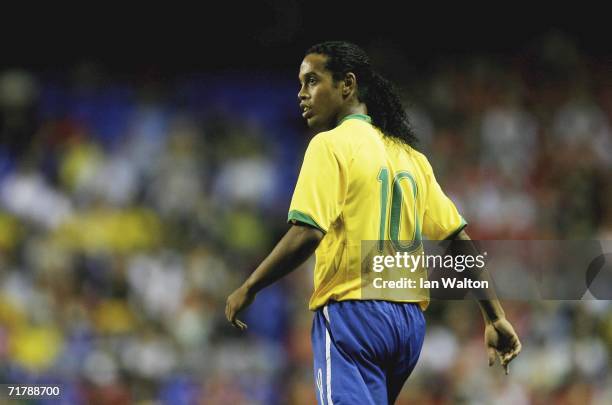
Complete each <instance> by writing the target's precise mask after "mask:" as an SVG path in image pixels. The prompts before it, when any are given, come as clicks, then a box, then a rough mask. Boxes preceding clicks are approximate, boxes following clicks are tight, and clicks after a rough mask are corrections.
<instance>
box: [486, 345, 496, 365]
mask: <svg viewBox="0 0 612 405" xmlns="http://www.w3.org/2000/svg"><path fill="white" fill-rule="evenodd" d="M487 357H488V358H489V367H491V366H492V365H493V364H495V349H494V348H492V347H487Z"/></svg>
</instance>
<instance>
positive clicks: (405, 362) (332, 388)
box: [225, 42, 521, 405]
mask: <svg viewBox="0 0 612 405" xmlns="http://www.w3.org/2000/svg"><path fill="white" fill-rule="evenodd" d="M299 80H300V83H301V88H300V91H299V93H298V99H299V103H300V108H301V109H302V116H303V117H304V118H305V119H306V121H307V123H308V126H309V127H310V128H312V129H315V130H316V131H317V132H318V134H317V135H316V136H314V137H313V138H312V140H311V141H310V143H309V145H308V148H307V150H306V154H305V157H304V162H303V164H302V168H301V170H300V174H299V178H298V181H297V185H296V187H295V191H294V194H293V198H292V201H291V206H290V209H289V215H288V221H289V222H290V224H291V227H290V229H289V231H288V232H287V234H286V235H285V236H283V238H282V239H281V240H280V241H279V242H278V244H277V245H276V247H275V248H274V249H273V250H272V252H271V253H270V254H269V255H268V257H266V258H265V259H264V260H263V262H262V263H261V264H260V265H259V266H258V267H257V269H255V271H254V272H253V273H252V274H251V275H250V276H249V277H248V278H247V280H246V281H245V282H244V283H243V284H242V285H241V286H240V287H239V288H238V289H237V290H236V291H234V292H233V293H232V294H231V295H230V296H229V297H228V299H227V304H226V309H225V314H226V317H227V319H228V321H230V322H231V323H232V324H233V325H234V326H236V327H237V328H239V329H245V328H246V327H247V326H246V325H245V324H244V323H243V322H242V321H240V320H239V319H237V317H236V316H237V314H238V313H239V312H240V311H241V310H243V309H244V308H245V307H247V306H248V305H249V304H250V303H251V302H252V301H253V299H254V298H255V295H256V294H257V292H258V291H260V290H261V289H263V288H265V287H266V286H268V285H270V284H271V283H273V282H275V281H277V280H278V279H280V278H281V277H283V276H284V275H286V274H288V273H289V272H291V271H293V270H294V269H295V268H296V267H297V266H299V265H300V264H301V263H303V262H304V261H305V260H306V259H307V258H308V257H309V256H310V255H311V254H312V253H313V251H314V252H316V264H315V270H314V292H313V294H312V297H311V299H310V303H309V308H310V309H311V310H312V311H315V314H314V319H313V327H312V344H313V353H314V379H315V386H316V389H317V401H319V403H320V404H333V403H336V404H339V403H348V404H377V405H378V404H383V403H389V404H391V403H393V402H394V401H395V399H396V398H397V396H398V394H399V392H400V390H401V388H402V386H403V384H404V382H405V381H406V379H407V378H408V376H409V375H410V373H411V372H412V370H413V368H414V366H415V364H416V362H417V359H418V357H419V354H420V351H421V347H422V344H423V338H424V333H425V320H424V317H423V313H422V306H421V305H422V304H423V303H422V302H419V301H418V300H414V301H413V302H403V301H404V300H397V301H393V300H373V299H366V298H365V297H363V296H362V280H361V260H362V257H361V251H360V250H361V242H362V241H364V240H387V241H397V242H399V240H400V239H401V240H404V241H406V240H419V241H420V239H421V235H425V236H426V237H427V238H429V239H431V240H444V239H463V240H469V237H468V235H467V234H466V232H465V230H464V229H463V228H464V227H465V225H466V224H465V221H463V219H462V217H461V216H460V215H459V213H458V212H457V209H456V208H455V205H454V204H453V203H452V202H451V200H450V199H449V198H448V197H447V196H446V195H445V194H444V193H443V192H442V190H441V188H440V186H439V185H438V183H437V182H436V179H435V177H434V174H433V171H432V168H431V166H430V164H429V162H428V161H427V158H426V157H425V156H424V155H422V154H421V153H419V152H417V151H416V150H415V149H414V147H413V146H414V143H415V141H416V139H415V137H414V135H413V133H412V132H411V129H410V127H409V123H408V118H407V116H406V113H405V111H404V108H403V107H402V104H401V102H400V99H399V97H398V96H397V94H396V93H395V91H394V89H393V87H392V86H391V84H390V83H389V82H388V81H387V80H386V79H384V78H383V77H381V76H380V75H379V74H378V73H377V72H376V71H375V70H373V68H372V66H371V64H370V61H369V58H368V56H367V55H366V53H365V52H364V51H363V50H362V49H361V48H359V47H358V46H356V45H354V44H351V43H347V42H325V43H322V44H318V45H315V46H313V47H311V48H310V49H309V50H308V51H307V52H306V56H305V57H304V59H303V61H302V64H301V66H300V72H299ZM420 304H421V305H420ZM479 304H480V307H481V310H482V313H483V317H484V321H485V345H486V349H487V352H488V358H489V365H492V364H493V363H494V362H495V358H496V356H499V359H500V362H501V364H502V366H503V367H504V368H505V369H506V372H507V367H508V363H509V362H510V361H511V360H512V359H513V358H514V357H516V356H517V355H518V353H519V351H520V350H521V344H520V342H519V339H518V337H517V335H516V333H515V332H514V329H513V328H512V325H511V324H510V323H509V322H508V321H507V320H506V318H505V315H504V311H503V309H502V307H501V306H500V304H499V302H498V301H497V300H495V299H481V300H480V301H479ZM423 307H424V306H423Z"/></svg>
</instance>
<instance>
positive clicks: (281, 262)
mask: <svg viewBox="0 0 612 405" xmlns="http://www.w3.org/2000/svg"><path fill="white" fill-rule="evenodd" d="M323 236H325V235H324V234H323V232H321V231H320V230H318V229H316V228H313V227H310V226H307V225H301V224H300V225H293V226H291V228H290V229H289V231H288V232H287V233H286V234H285V236H283V238H282V239H281V240H280V241H279V242H278V243H277V244H276V246H275V247H274V249H272V252H271V253H270V254H269V255H268V256H267V257H266V258H265V259H264V260H263V262H261V264H260V265H259V266H258V267H257V268H256V269H255V271H254V272H253V273H252V274H251V275H250V276H249V277H248V278H247V279H246V281H245V282H244V283H243V284H242V285H241V286H240V287H238V289H236V290H235V291H234V292H233V293H232V294H230V296H229V297H228V298H227V303H226V306H225V316H226V317H227V320H228V321H230V322H231V323H232V324H233V325H234V326H235V327H237V328H239V329H241V330H242V329H246V327H247V326H246V324H245V323H244V322H242V321H240V320H238V319H236V315H237V314H238V313H239V312H240V311H242V310H243V309H244V308H246V307H247V306H249V305H250V304H251V302H253V300H254V299H255V295H256V294H257V293H258V292H259V291H261V290H262V289H263V288H265V287H267V286H269V285H270V284H272V283H274V282H275V281H277V280H279V279H281V278H282V277H284V276H286V275H287V274H289V273H291V272H292V271H293V270H295V269H296V268H297V267H298V266H299V265H300V264H302V263H304V261H306V259H308V257H310V255H312V253H313V252H314V251H315V249H316V248H317V246H318V245H319V243H320V242H321V239H323Z"/></svg>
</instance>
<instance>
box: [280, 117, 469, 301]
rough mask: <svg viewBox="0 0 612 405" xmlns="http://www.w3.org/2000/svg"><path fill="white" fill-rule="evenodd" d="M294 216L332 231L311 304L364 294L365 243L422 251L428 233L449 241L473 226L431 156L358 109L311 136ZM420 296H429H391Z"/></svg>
mask: <svg viewBox="0 0 612 405" xmlns="http://www.w3.org/2000/svg"><path fill="white" fill-rule="evenodd" d="M288 221H289V222H290V223H295V222H302V223H305V224H308V225H310V226H314V227H316V228H318V229H320V230H321V231H322V232H324V233H325V236H324V237H323V239H322V240H321V243H320V244H319V246H318V247H317V249H316V251H315V254H316V264H315V270H314V292H313V294H312V297H311V299H310V302H309V308H310V309H311V310H316V309H317V308H319V307H321V306H323V305H325V303H326V302H327V301H328V300H334V301H343V300H359V299H367V298H365V297H363V296H362V280H361V276H362V260H363V255H362V254H365V252H362V251H361V250H362V242H363V241H389V242H391V243H392V244H393V245H394V246H396V247H397V248H398V249H399V250H411V249H418V248H419V247H420V241H421V238H422V235H424V236H425V237H426V238H427V239H430V240H444V239H447V238H449V237H451V236H453V235H454V234H456V233H457V232H459V231H460V230H461V229H463V227H464V226H465V225H466V223H465V221H464V220H463V218H462V217H461V215H459V213H458V211H457V208H456V207H455V205H454V204H453V202H452V201H451V200H450V199H449V198H448V197H447V196H446V195H445V194H444V192H443V191H442V189H441V188H440V186H439V184H438V183H437V181H436V178H435V176H434V173H433V170H432V168H431V165H430V164H429V162H428V161H427V158H426V157H425V156H424V155H423V154H422V153H419V152H418V151H416V150H415V149H413V148H412V147H410V146H408V145H406V144H404V143H401V142H399V141H396V140H393V139H389V138H388V137H385V136H384V135H383V134H382V132H381V131H380V130H379V129H378V128H376V127H375V126H373V125H372V124H371V119H370V117H369V116H367V115H362V114H353V115H349V116H347V117H345V118H344V119H343V120H342V121H341V122H340V124H339V125H338V126H337V127H336V128H334V129H332V130H330V131H326V132H321V133H319V134H317V135H316V136H314V137H313V138H312V140H311V141H310V143H309V145H308V148H307V150H306V154H305V156H304V162H303V164H302V167H301V169H300V174H299V177H298V180H297V184H296V187H295V191H294V193H293V198H292V200H291V206H290V208H289V215H288ZM388 300H390V301H400V302H420V303H421V308H423V309H425V307H426V306H427V298H426V297H421V298H414V299H401V298H399V299H397V298H396V299H393V298H391V299H388Z"/></svg>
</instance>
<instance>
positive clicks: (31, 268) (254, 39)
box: [0, 2, 612, 404]
mask: <svg viewBox="0 0 612 405" xmlns="http://www.w3.org/2000/svg"><path fill="white" fill-rule="evenodd" d="M358 11H359V10H358ZM363 12H364V11H361V12H358V13H355V14H354V15H351V16H350V17H351V18H352V19H353V20H352V21H351V22H352V23H353V24H356V25H358V26H359V24H358V23H355V21H358V22H359V21H361V20H358V19H359V18H365V17H364V16H363ZM245 13H246V14H247V15H248V16H249V18H248V20H246V21H244V20H240V21H234V20H228V21H227V25H223V24H216V25H214V28H213V27H212V26H211V25H208V24H210V23H209V22H210V20H211V19H214V17H211V16H210V15H209V16H208V17H206V18H204V17H203V18H202V21H199V23H198V24H195V23H193V22H191V21H190V23H186V24H185V25H184V26H182V27H179V28H177V29H176V30H174V31H172V33H168V27H169V26H170V24H169V23H168V22H166V21H164V20H155V22H151V21H149V22H144V23H143V24H144V25H143V26H139V25H137V24H134V23H133V22H132V21H130V22H128V23H125V22H124V23H121V22H117V24H113V25H110V26H109V25H107V24H106V23H108V21H107V22H105V25H104V27H102V25H95V24H93V25H92V24H91V21H90V20H88V19H75V20H74V21H72V24H73V25H72V26H71V27H72V29H70V30H68V31H69V32H67V33H63V32H62V33H59V32H55V31H53V30H52V29H51V30H41V31H39V32H40V35H38V34H37V35H33V36H27V35H23V36H22V37H20V39H19V41H16V42H15V41H13V42H12V46H10V47H3V49H4V58H3V61H2V63H1V64H0V117H1V118H0V136H1V139H0V381H2V382H15V383H38V384H43V383H61V384H62V385H63V389H64V393H63V396H64V397H63V401H64V403H75V402H97V403H113V404H118V403H158V402H159V403H203V404H285V403H290V404H310V403H313V402H314V401H315V396H314V395H315V391H314V385H313V381H312V376H311V375H312V371H311V352H310V350H311V349H310V325H311V313H310V312H308V311H307V300H308V297H309V295H310V292H311V284H312V281H311V267H312V264H313V263H312V262H309V263H307V264H306V265H305V266H303V267H302V268H301V269H299V270H297V271H296V272H294V273H293V274H292V275H290V276H289V277H288V278H287V279H285V280H283V281H281V282H280V283H278V284H276V285H274V286H273V287H270V288H268V289H267V290H265V291H264V292H262V293H261V294H260V295H259V296H258V298H257V300H256V301H255V303H254V304H253V306H252V307H251V308H250V309H249V310H248V311H247V312H246V313H245V314H244V318H245V320H246V322H247V323H248V324H249V330H248V332H247V333H246V335H241V334H240V333H238V332H237V331H235V330H234V329H232V328H231V327H230V326H229V325H228V324H227V322H226V321H225V319H224V316H223V308H224V301H225V298H226V296H227V294H228V293H229V292H230V291H232V290H233V288H235V287H236V286H237V285H238V283H239V282H240V281H241V280H242V279H243V278H244V277H245V275H246V274H248V272H250V271H252V269H253V268H254V266H256V265H257V264H258V262H259V261H260V260H261V259H262V258H263V257H264V255H265V254H266V253H267V252H268V251H269V249H270V248H271V247H272V246H273V244H274V243H275V242H276V241H277V240H278V239H279V237H280V236H281V235H282V234H283V232H284V231H285V230H286V228H287V225H286V224H285V222H284V219H285V218H286V212H287V207H288V205H289V199H290V197H291V192H292V189H293V186H294V182H295V180H296V177H297V173H298V170H299V166H300V164H301V159H302V156H303V152H304V150H305V147H306V145H307V142H308V139H309V134H308V132H307V129H306V128H305V125H304V123H303V122H302V120H301V117H300V114H299V111H298V107H297V102H296V94H297V91H298V82H297V70H298V68H299V63H300V61H301V58H302V55H303V51H304V50H305V49H306V48H307V47H308V46H309V45H312V44H313V43H315V42H318V41H321V40H327V39H350V40H353V41H355V42H357V43H358V44H360V45H362V46H363V47H364V48H365V49H366V50H367V51H368V52H369V53H370V54H371V56H372V59H373V60H374V62H375V64H376V65H377V66H379V68H380V70H381V71H382V72H383V73H384V74H386V75H387V76H388V77H389V78H391V79H392V80H393V81H395V82H396V83H397V85H398V87H399V88H400V90H401V93H402V96H403V97H404V99H405V102H406V106H407V108H408V111H409V114H410V117H411V118H412V120H413V122H414V126H415V128H416V130H417V132H418V135H419V137H420V139H421V148H422V150H423V151H424V152H425V153H426V154H427V156H428V157H429V158H430V161H431V162H432V165H433V167H434V168H435V170H436V173H437V176H438V179H439V181H440V183H441V184H442V186H443V188H444V190H445V191H446V192H447V193H448V194H449V195H450V196H451V197H452V199H453V200H454V201H455V202H456V204H457V205H458V207H459V209H460V211H461V212H462V213H463V215H464V216H465V217H466V218H467V219H468V221H469V222H470V227H469V232H470V234H471V235H472V237H473V238H486V239H580V238H601V239H608V240H609V239H612V204H611V203H610V201H612V187H611V186H610V181H609V179H610V178H611V177H610V176H611V174H612V170H611V168H612V133H611V122H612V121H611V120H612V86H610V83H612V80H611V79H612V77H611V76H612V73H611V72H612V70H611V64H610V53H609V52H608V49H607V48H606V44H605V42H606V35H605V34H604V32H602V31H601V30H600V28H599V27H600V26H599V25H597V24H596V23H593V24H588V25H586V26H581V27H580V28H578V25H576V24H564V23H563V22H557V23H555V24H544V23H542V22H541V21H538V22H530V23H527V22H525V21H524V20H523V21H520V23H516V22H512V23H507V24H504V23H502V22H500V21H497V20H495V19H487V20H484V21H480V24H473V23H466V22H465V21H461V22H457V21H455V22H448V21H445V20H440V19H437V20H421V19H419V18H417V17H414V16H413V17H411V18H409V19H408V21H409V22H410V24H404V25H401V26H400V25H394V24H395V22H396V21H395V20H393V21H391V22H390V21H388V20H387V19H383V18H381V19H379V20H376V19H375V18H372V16H368V17H370V18H371V20H370V22H368V23H367V24H365V23H364V24H363V25H367V32H365V29H364V31H362V32H359V31H357V30H353V31H346V30H340V29H335V28H334V27H335V25H336V24H337V23H338V18H337V15H336V14H334V13H333V12H332V11H331V10H330V11H329V12H328V13H325V12H323V13H322V12H321V11H320V10H319V11H317V12H312V11H311V10H309V9H308V8H307V7H306V6H303V5H300V4H298V3H295V2H287V3H286V4H285V3H283V2H266V3H265V5H264V6H257V7H255V6H253V7H252V9H248V10H246V11H245ZM391 15H392V13H389V14H387V15H386V16H391ZM401 17H402V16H400V17H399V20H401ZM389 18H391V17H389ZM395 18H398V17H395ZM159 21H161V22H162V23H159V24H158V22H159ZM163 22H166V23H165V24H164V23H163ZM221 25H223V27H224V28H223V29H222V28H220V27H221ZM102 28H104V30H103V29H102ZM228 31H231V32H233V35H232V34H228ZM237 32H238V33H239V35H236V33H237ZM47 34H49V35H47ZM74 35H81V36H83V38H81V39H82V40H83V43H84V45H77V44H76V43H75V42H72V38H73V36H74ZM608 37H609V35H608ZM6 39H7V36H6V35H4V36H3V41H4V40H6ZM505 307H506V312H507V315H508V317H509V318H510V319H511V320H512V322H513V323H514V324H515V327H516V329H517V331H518V333H519V335H520V336H521V339H522V343H523V353H522V354H521V355H520V356H519V358H518V359H517V360H516V361H515V362H514V363H512V365H511V374H510V376H509V377H505V376H504V375H503V373H502V372H501V369H499V368H496V369H489V368H488V367H487V366H486V352H485V350H484V348H483V344H482V324H481V323H482V321H481V320H480V313H479V311H478V310H477V308H476V305H475V304H474V303H472V302H446V303H441V302H436V303H433V304H432V305H431V307H430V309H429V310H428V311H427V313H426V317H427V320H428V331H427V337H426V341H425V346H424V349H423V353H422V355H421V359H420V361H419V364H418V366H417V368H416V370H415V372H414V374H413V376H412V377H411V379H410V380H409V383H408V384H406V386H405V389H404V391H403V392H402V395H401V396H400V399H399V400H398V403H399V404H404V403H420V404H445V403H482V404H485V403H513V404H528V403H533V404H550V403H562V404H574V403H575V404H583V403H595V404H604V403H610V400H611V399H612V388H611V387H612V375H611V374H610V371H609V368H610V359H611V357H612V354H611V353H612V307H611V305H610V303H609V302H606V301H581V302H555V301H541V302H534V301H527V302H525V301H523V302H507V303H506V304H505Z"/></svg>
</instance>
